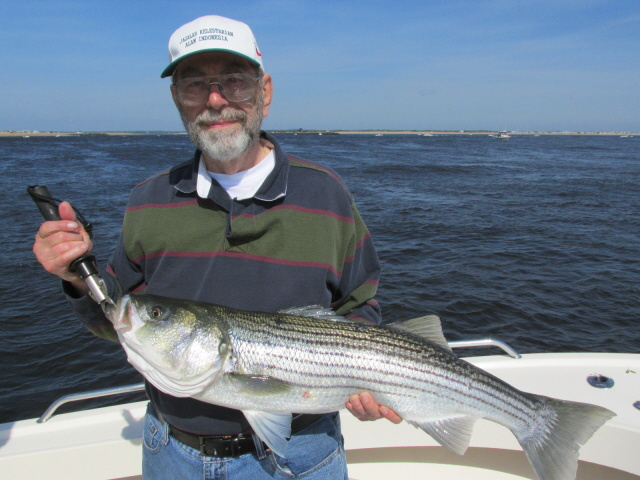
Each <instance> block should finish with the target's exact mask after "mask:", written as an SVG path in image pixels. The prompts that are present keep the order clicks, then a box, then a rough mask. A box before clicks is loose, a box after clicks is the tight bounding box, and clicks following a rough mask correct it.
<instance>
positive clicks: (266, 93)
mask: <svg viewBox="0 0 640 480" xmlns="http://www.w3.org/2000/svg"><path fill="white" fill-rule="evenodd" d="M262 95H263V98H264V107H263V108H262V116H263V117H267V116H268V115H269V106H270V105H271V99H272V98H273V81H272V80H271V75H269V74H266V75H265V76H264V77H262Z"/></svg>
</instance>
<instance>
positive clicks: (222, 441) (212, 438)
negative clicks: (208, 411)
mask: <svg viewBox="0 0 640 480" xmlns="http://www.w3.org/2000/svg"><path fill="white" fill-rule="evenodd" d="M322 415H323V414H302V415H298V416H297V417H294V418H293V420H291V434H292V435H293V434H294V433H298V432H299V431H300V430H303V429H304V428H307V427H308V426H309V425H311V424H312V423H313V422H315V421H316V420H318V419H319V418H320V417H322ZM169 435H171V436H172V437H173V438H175V439H176V440H178V441H179V442H180V443H183V444H185V445H187V446H189V447H191V448H195V449H196V450H199V451H200V453H201V454H202V455H204V456H205V457H233V458H235V457H239V456H240V455H244V454H245V453H251V452H255V451H256V444H255V442H254V441H253V437H252V436H251V434H242V433H241V434H239V435H207V436H203V435H195V434H193V433H189V432H185V431H183V430H179V429H177V428H175V427H173V426H172V425H170V424H169Z"/></svg>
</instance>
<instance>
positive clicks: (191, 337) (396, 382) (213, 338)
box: [110, 294, 615, 480]
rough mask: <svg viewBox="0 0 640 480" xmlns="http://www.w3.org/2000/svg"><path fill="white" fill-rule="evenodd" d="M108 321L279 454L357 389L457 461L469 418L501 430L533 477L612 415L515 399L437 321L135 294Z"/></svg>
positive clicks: (142, 357) (128, 343)
mask: <svg viewBox="0 0 640 480" xmlns="http://www.w3.org/2000/svg"><path fill="white" fill-rule="evenodd" d="M110 319H111V321H112V322H113V324H114V327H115V329H116V331H117V332H118V336H119V338H120V341H121V343H122V345H123V347H124V349H125V351H126V353H127V357H128V360H129V362H130V363H131V364H132V365H133V366H134V367H135V368H136V369H137V370H138V371H140V372H141V373H142V374H143V375H144V377H145V378H146V379H147V380H148V381H149V382H151V383H152V384H153V385H154V386H156V387H157V388H158V389H160V390H162V391H163V392H165V393H168V394H170V395H174V396H176V397H192V398H196V399H198V400H202V401H204V402H208V403H212V404H216V405H221V406H225V407H229V408H234V409H238V410H241V411H242V412H243V413H244V415H245V416H246V418H247V420H248V422H249V424H250V425H251V427H252V428H253V429H254V431H255V433H256V434H257V435H258V436H259V437H260V438H261V439H262V440H263V441H264V442H265V443H266V444H267V445H268V446H269V447H270V448H271V449H272V450H273V452H274V453H276V454H278V455H281V456H284V452H285V450H286V446H287V439H288V438H289V437H290V433H291V414H292V412H297V413H325V412H333V411H336V410H340V409H342V408H344V406H345V403H346V402H347V400H348V398H349V396H350V395H352V394H357V393H361V392H362V391H365V390H366V391H369V392H371V393H372V394H373V396H374V398H375V399H376V401H377V402H378V403H379V404H381V405H387V406H389V407H390V408H392V409H393V410H395V411H396V412H397V413H398V414H399V415H400V416H401V417H402V418H403V419H404V420H406V421H407V422H409V423H411V424H412V425H414V426H416V427H418V428H420V429H422V430H424V431H425V432H426V433H428V434H429V435H431V436H432V437H433V438H434V439H435V440H436V441H438V442H439V443H440V444H441V445H443V446H444V447H446V448H447V449H449V450H451V451H452V452H454V453H457V454H460V455H461V454H463V453H464V452H465V451H466V449H467V447H468V446H469V441H470V437H471V433H472V429H473V425H474V422H475V421H476V420H478V419H480V418H485V419H488V420H491V421H493V422H496V423H499V424H501V425H504V426H505V427H507V428H509V429H510V430H511V432H512V433H513V434H514V435H515V436H516V438H517V439H518V441H519V442H520V445H521V446H522V448H523V450H524V452H525V454H526V455H527V458H528V459H529V461H530V463H531V465H532V467H533V470H534V471H535V473H536V475H537V477H538V478H539V479H540V480H570V479H574V478H575V475H576V470H577V463H578V450H579V448H580V446H581V445H583V444H584V443H585V442H586V441H587V440H588V439H589V438H591V436H592V435H593V434H594V433H595V431H596V430H597V429H598V428H600V427H601V426H602V425H603V424H604V423H605V422H606V421H607V420H609V419H610V418H612V417H613V416H615V414H614V413H613V412H611V411H609V410H607V409H605V408H602V407H599V406H594V405H589V404H584V403H576V402H568V401H563V400H557V399H554V398H549V397H544V396H540V395H534V394H531V393H525V392H521V391H519V390H517V389H515V388H514V387H512V386H510V385H509V384H507V383H505V382H504V381H502V380H500V379H498V378H497V377H494V376H493V375H491V374H489V373H487V372H485V371H483V370H481V369H479V368H477V367H475V366H473V365H471V364H470V363H468V362H465V361H464V360H461V359H458V358H457V357H456V356H455V355H454V354H453V352H452V351H451V349H450V348H449V347H448V345H447V343H446V340H445V338H444V336H443V334H442V329H441V326H440V321H439V319H438V317H435V316H426V317H420V318H416V319H412V320H407V321H405V322H399V323H395V324H390V325H383V326H375V325H369V324H366V323H363V322H358V321H351V320H348V319H345V318H343V317H338V316H336V315H335V313H333V312H332V311H330V310H328V309H322V308H320V307H306V308H298V309H289V310H285V311H282V312H277V313H264V312H247V311H240V310H234V309H230V308H225V307H222V306H218V305H213V304H206V303H198V302H191V301H183V300H175V299H168V298H162V297H157V296H152V295H146V294H145V295H133V296H129V295H125V296H123V297H122V298H120V299H119V300H118V303H117V305H116V308H115V309H114V311H113V312H112V313H111V314H110Z"/></svg>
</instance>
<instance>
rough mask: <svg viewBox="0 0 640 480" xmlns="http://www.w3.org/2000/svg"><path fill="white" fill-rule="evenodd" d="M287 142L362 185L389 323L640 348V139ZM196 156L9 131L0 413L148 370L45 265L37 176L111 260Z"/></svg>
mask: <svg viewBox="0 0 640 480" xmlns="http://www.w3.org/2000/svg"><path fill="white" fill-rule="evenodd" d="M278 138H279V140H280V142H281V144H282V145H283V147H284V148H285V150H286V151H287V152H289V153H290V154H293V155H296V156H299V157H302V158H306V159H309V160H314V161H318V162H320V163H323V164H325V165H327V166H329V167H331V168H333V169H334V170H336V171H337V172H338V173H339V175H340V176H341V177H342V178H343V179H344V180H345V181H346V183H347V184H348V185H349V187H350V189H351V191H352V192H353V194H354V196H355V198H356V201H357V204H358V207H359V209H360V211H361V214H362V215H363V217H364V219H365V221H366V222H367V225H368V226H369V229H370V230H371V233H372V235H373V238H374V241H375V243H376V246H377V249H378V253H379V256H380V259H381V263H382V266H383V275H382V279H381V284H380V289H379V295H378V299H379V301H380V303H381V304H382V308H383V314H384V318H385V321H397V320H403V319H407V318H411V317H414V316H418V315H423V314H428V313H433V314H437V315H439V316H440V317H441V319H442V322H443V327H444V330H445V334H446V336H447V337H448V338H449V339H450V340H460V339H474V338H483V337H493V338H497V339H500V340H503V341H506V342H507V343H509V344H510V345H511V346H512V347H514V348H515V349H516V350H517V351H519V352H521V353H529V352H547V351H549V352H561V351H586V352H606V351H611V352H637V351H638V350H639V348H640V324H639V317H640V295H639V294H640V263H639V261H640V183H639V181H638V180H639V179H640V137H635V138H620V137H617V136H544V135H543V136H539V137H537V136H525V135H522V136H513V137H512V138H511V139H509V140H508V141H498V140H494V139H492V138H489V137H487V136H477V135H473V136H469V135H443V136H433V137H424V136H418V135H385V136H381V137H376V136H373V135H323V136H316V135H298V136H294V135H281V136H279V137H278ZM192 150H193V148H192V147H191V145H190V143H189V140H188V138H187V137H186V136H184V135H140V136H103V135H90V136H77V137H59V138H55V137H46V138H45V137H31V138H21V137H18V138H0V182H1V185H2V188H1V189H0V196H1V197H0V198H1V203H2V212H3V215H2V216H3V219H4V222H3V223H4V225H3V226H4V228H3V229H2V230H1V231H0V237H1V241H2V246H3V250H4V252H3V255H2V262H1V264H0V265H1V268H2V272H1V276H0V311H1V312H2V327H1V329H2V330H1V331H2V342H1V343H0V379H1V380H0V392H1V393H0V422H7V421H12V420H18V419H24V418H31V417H36V416H39V415H40V414H41V413H42V412H43V411H44V409H45V408H46V407H47V406H48V405H49V404H50V403H51V402H52V401H54V400H55V399H56V398H58V397H59V396H61V395H65V394H69V393H76V392H80V391H86V390H92V389H98V388H104V387H110V386H118V385H125V384H131V383H137V382H140V381H141V377H140V376H139V374H137V373H136V372H135V371H134V370H133V369H132V368H131V367H130V366H129V365H128V364H127V362H126V359H125V356H124V354H123V353H122V351H121V349H120V347H119V346H118V345H116V344H112V343H110V342H107V341H104V340H100V339H98V338H96V337H94V336H92V335H91V334H89V333H88V332H86V331H85V330H84V329H83V327H82V326H80V324H79V322H78V321H76V320H75V318H74V317H73V316H72V315H71V314H70V312H69V310H68V308H67V306H66V304H65V302H64V300H63V298H62V294H61V287H60V282H59V281H57V279H56V278H54V277H52V276H50V275H49V274H47V273H46V272H44V270H43V269H42V268H41V267H40V266H39V265H38V264H37V262H36V261H35V258H34V256H33V254H32V252H31V246H32V243H33V237H34V235H35V233H36V231H37V228H38V226H39V224H40V223H41V221H42V220H41V217H40V215H39V212H38V211H37V209H36V207H35V205H34V204H33V203H32V201H31V199H30V198H29V197H28V195H27V194H26V193H25V190H26V187H27V186H28V185H34V184H40V185H46V186H48V187H49V189H50V191H51V192H52V194H53V195H54V196H56V197H58V198H62V199H65V200H69V201H71V202H72V203H73V204H74V205H75V206H77V207H78V208H79V209H80V210H81V211H82V212H83V213H84V215H85V216H86V217H87V218H88V219H89V220H91V221H92V222H93V223H94V242H95V250H96V251H95V253H96V256H97V257H98V260H99V261H100V262H105V261H106V259H107V258H108V256H109V255H110V253H111V250H112V248H113V246H114V245H115V241H116V239H117V236H118V233H119V231H120V223H121V220H122V215H123V210H124V206H125V204H126V199H127V195H128V192H129V190H130V188H131V187H132V186H133V185H135V184H136V183H138V182H140V181H142V180H144V179H145V178H147V177H148V176H150V175H152V174H154V173H156V172H158V171H161V170H164V169H166V168H169V167H171V166H173V165H175V164H177V163H179V162H181V161H183V160H185V159H188V158H190V156H191V155H192ZM472 353H477V352H472ZM486 353H498V352H496V351H487V352H486ZM133 398H134V397H123V398H122V399H123V400H130V399H133ZM138 398H139V397H138ZM93 404H104V401H102V400H101V401H97V402H95V401H94V402H93Z"/></svg>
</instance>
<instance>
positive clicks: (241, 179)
mask: <svg viewBox="0 0 640 480" xmlns="http://www.w3.org/2000/svg"><path fill="white" fill-rule="evenodd" d="M275 165H276V157H275V154H274V153H273V150H271V151H270V152H269V154H268V155H267V156H266V157H265V158H263V159H262V160H261V161H260V163H258V164H257V165H255V166H253V167H251V168H250V169H249V170H244V171H242V172H238V173H233V174H231V175H226V174H224V173H214V172H209V171H208V170H207V166H206V164H205V162H204V158H202V155H200V163H199V165H198V182H197V191H198V196H199V197H201V198H207V197H208V196H209V190H210V189H211V184H212V181H211V179H212V178H213V179H214V180H215V181H216V182H218V183H219V184H220V186H222V188H224V189H225V190H226V191H227V193H228V194H229V197H231V198H235V199H237V200H245V199H247V198H251V197H253V196H254V195H255V194H256V192H257V191H258V189H259V188H260V187H261V186H262V184H263V183H264V181H265V180H266V178H267V177H268V176H269V174H270V173H271V172H272V171H273V169H274V167H275Z"/></svg>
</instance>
